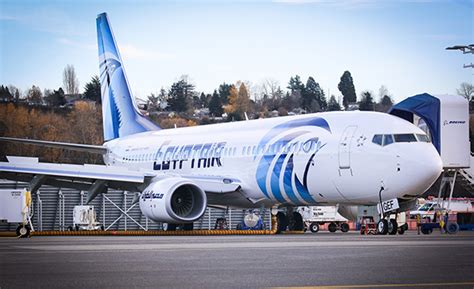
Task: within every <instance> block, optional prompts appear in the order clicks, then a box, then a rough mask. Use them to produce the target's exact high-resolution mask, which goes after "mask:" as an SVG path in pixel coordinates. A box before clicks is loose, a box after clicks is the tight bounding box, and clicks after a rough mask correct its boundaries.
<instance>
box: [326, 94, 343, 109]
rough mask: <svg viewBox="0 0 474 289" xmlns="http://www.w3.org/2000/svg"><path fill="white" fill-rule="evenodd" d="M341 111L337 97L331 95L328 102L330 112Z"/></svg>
mask: <svg viewBox="0 0 474 289" xmlns="http://www.w3.org/2000/svg"><path fill="white" fill-rule="evenodd" d="M339 110H341V106H340V105H339V102H337V100H336V97H335V96H334V95H331V97H330V98H329V102H328V111H339Z"/></svg>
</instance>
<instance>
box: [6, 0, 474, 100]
mask: <svg viewBox="0 0 474 289" xmlns="http://www.w3.org/2000/svg"><path fill="white" fill-rule="evenodd" d="M102 12H107V14H108V16H109V20H110V22H111V26H112V30H113V32H114V34H115V38H116V41H117V43H118V46H119V50H120V52H121V55H122V60H123V64H124V66H125V70H126V73H127V77H128V80H129V83H130V86H131V90H132V93H133V94H134V95H135V96H136V97H139V98H142V99H145V98H146V96H147V95H149V94H150V93H157V92H159V90H160V89H161V88H165V89H168V88H169V87H170V86H171V84H172V83H173V82H175V81H177V80H178V79H179V78H180V77H181V76H182V75H188V77H189V79H190V80H191V82H192V83H193V84H194V85H195V86H196V90H197V91H199V92H201V91H203V92H205V93H212V92H213V90H214V89H217V88H218V86H219V84H221V83H223V82H226V83H236V82H237V81H239V80H240V81H249V82H250V83H252V85H253V86H252V90H253V91H254V92H258V91H259V86H260V84H261V83H262V82H263V81H265V80H266V79H273V80H276V81H278V82H279V84H280V85H281V87H282V88H286V86H287V85H288V81H289V79H290V77H291V76H294V75H299V76H300V77H301V78H302V80H303V81H304V82H306V80H307V79H308V77H309V76H312V77H313V78H314V79H315V80H316V81H317V82H318V83H319V84H320V85H321V87H322V88H323V89H324V90H325V92H326V94H334V95H336V97H339V96H340V95H341V94H340V92H339V90H338V89H337V85H338V83H339V81H340V77H341V75H342V74H343V72H344V71H345V70H349V71H350V72H351V74H352V77H353V79H354V85H355V88H356V92H357V94H358V96H359V95H360V93H361V92H362V91H365V90H369V91H372V92H374V93H375V94H376V95H378V90H379V88H380V86H381V85H385V86H386V87H387V88H388V90H389V92H390V94H391V95H392V96H393V98H394V99H395V101H401V100H403V99H405V98H406V97H409V96H412V95H415V94H419V93H423V92H428V93H432V94H454V93H456V88H458V87H459V85H460V83H462V82H470V83H474V74H473V73H474V70H473V69H471V68H463V64H469V63H471V62H474V55H473V54H462V52H459V51H447V50H445V48H446V47H448V46H452V45H461V44H462V45H466V44H472V43H474V0H453V1H447V0H446V1H441V0H439V1H436V0H434V1H430V0H413V1H410V0H398V1H395V0H394V1H387V0H379V1H371V0H340V1H326V0H315V1H312V0H276V1H270V0H269V1H151V0H150V1H143V0H142V1H127V0H120V1H118V0H117V1H92V0H85V1H72V0H68V1H50V0H43V1H18V0H17V1H10V0H0V84H3V85H8V84H12V85H15V86H17V87H18V88H20V89H21V90H22V91H23V92H25V91H26V90H27V89H28V88H30V87H31V86H32V85H36V86H39V87H40V88H41V89H45V88H48V89H57V88H58V87H60V86H62V72H63V70H64V68H65V67H66V65H68V64H72V65H73V66H74V67H75V70H76V73H77V76H78V79H79V82H80V87H81V91H82V90H83V87H84V85H85V84H86V83H87V82H89V81H90V79H91V78H92V76H93V75H98V74H99V65H98V52H97V36H96V23H95V18H96V16H97V14H99V13H102Z"/></svg>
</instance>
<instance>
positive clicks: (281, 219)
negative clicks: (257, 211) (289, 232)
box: [276, 212, 288, 233]
mask: <svg viewBox="0 0 474 289" xmlns="http://www.w3.org/2000/svg"><path fill="white" fill-rule="evenodd" d="M276 218H277V233H281V232H282V231H286V227H288V219H287V218H286V216H285V214H283V213H282V212H278V213H277V214H276Z"/></svg>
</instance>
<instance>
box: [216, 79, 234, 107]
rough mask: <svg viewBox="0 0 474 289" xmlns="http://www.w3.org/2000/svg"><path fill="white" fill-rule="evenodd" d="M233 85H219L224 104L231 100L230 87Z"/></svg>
mask: <svg viewBox="0 0 474 289" xmlns="http://www.w3.org/2000/svg"><path fill="white" fill-rule="evenodd" d="M231 86H233V85H230V84H227V83H225V82H224V83H223V84H221V85H219V97H220V98H221V102H222V104H227V103H228V101H229V95H230V88H231Z"/></svg>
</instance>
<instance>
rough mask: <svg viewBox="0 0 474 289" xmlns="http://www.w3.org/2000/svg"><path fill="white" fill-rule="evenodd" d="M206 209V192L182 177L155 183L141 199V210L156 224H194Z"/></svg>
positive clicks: (145, 191)
mask: <svg viewBox="0 0 474 289" xmlns="http://www.w3.org/2000/svg"><path fill="white" fill-rule="evenodd" d="M206 207H207V198H206V194H205V193H204V191H203V190H202V189H201V188H200V187H199V186H198V185H197V184H195V183H194V182H193V181H191V180H188V179H185V178H180V177H173V178H167V179H163V180H159V181H156V182H153V183H152V184H150V185H149V186H148V187H147V188H146V189H145V190H144V191H143V192H142V195H141V197H140V209H141V210H142V212H143V214H144V215H145V216H147V217H148V218H150V219H152V220H153V221H155V222H168V223H189V222H194V221H196V220H197V219H199V218H200V217H201V216H202V215H203V214H204V212H205V211H206Z"/></svg>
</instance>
